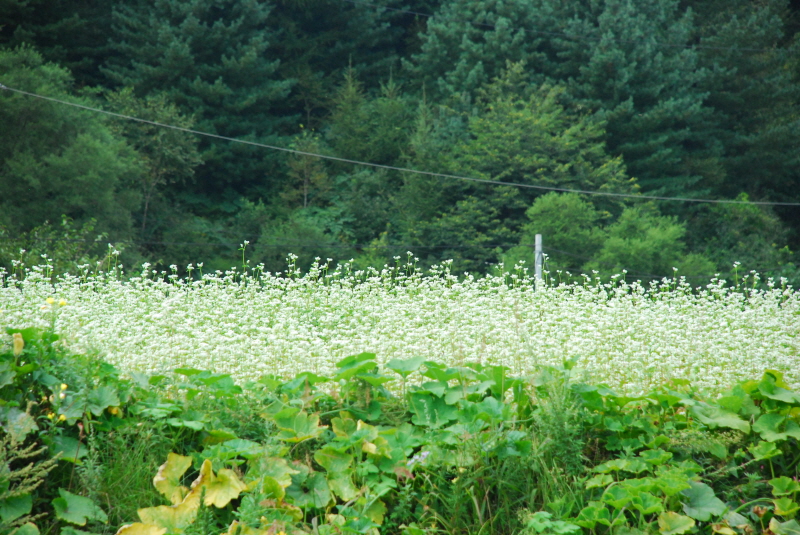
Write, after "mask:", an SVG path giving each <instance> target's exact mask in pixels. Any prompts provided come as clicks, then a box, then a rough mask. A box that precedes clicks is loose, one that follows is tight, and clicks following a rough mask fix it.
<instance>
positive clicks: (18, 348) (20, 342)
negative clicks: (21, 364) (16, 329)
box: [14, 333, 25, 357]
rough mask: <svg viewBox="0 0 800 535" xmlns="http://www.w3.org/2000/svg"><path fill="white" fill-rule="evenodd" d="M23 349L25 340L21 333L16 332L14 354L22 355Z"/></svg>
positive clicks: (16, 355)
mask: <svg viewBox="0 0 800 535" xmlns="http://www.w3.org/2000/svg"><path fill="white" fill-rule="evenodd" d="M23 349H25V340H24V339H23V338H22V335H21V334H20V333H14V356H15V357H18V356H20V355H21V354H22V350H23Z"/></svg>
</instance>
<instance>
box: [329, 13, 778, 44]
mask: <svg viewBox="0 0 800 535" xmlns="http://www.w3.org/2000/svg"><path fill="white" fill-rule="evenodd" d="M342 2H347V3H349V4H354V5H359V6H366V7H373V8H375V9H381V10H383V11H392V12H395V13H405V14H408V15H414V16H417V17H426V18H439V19H442V20H447V21H453V22H465V23H467V24H472V25H474V26H480V27H483V28H488V29H491V30H494V29H495V28H496V27H497V26H496V25H495V24H490V23H488V22H477V21H472V20H466V19H459V18H452V17H448V18H444V17H441V16H439V15H435V14H431V13H422V12H420V11H410V10H408V9H401V8H396V7H389V6H383V5H379V4H373V3H371V2H364V1H362V0H342ZM520 29H522V30H525V31H526V32H529V33H533V34H537V35H547V36H551V37H563V38H566V39H569V40H571V41H578V42H596V41H600V40H604V41H610V42H612V43H622V44H628V45H630V44H638V43H644V42H647V43H648V44H652V45H654V46H657V47H662V48H685V49H692V50H695V49H697V50H718V51H725V50H727V51H735V52H754V53H762V54H763V53H767V52H774V49H771V48H749V47H737V46H713V45H701V44H696V45H686V44H680V43H659V42H655V43H654V42H651V41H644V40H630V39H606V38H605V37H603V38H600V37H587V36H585V35H575V34H570V33H566V32H553V31H547V30H535V29H532V28H520Z"/></svg>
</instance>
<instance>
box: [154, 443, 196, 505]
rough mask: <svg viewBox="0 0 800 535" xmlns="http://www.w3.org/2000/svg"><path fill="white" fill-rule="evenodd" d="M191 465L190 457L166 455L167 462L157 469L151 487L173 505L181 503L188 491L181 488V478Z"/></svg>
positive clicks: (174, 454) (175, 454)
mask: <svg viewBox="0 0 800 535" xmlns="http://www.w3.org/2000/svg"><path fill="white" fill-rule="evenodd" d="M191 465H192V458H191V457H184V456H183V455H178V454H177V453H170V454H169V455H167V462H165V463H164V464H162V465H161V466H160V467H159V468H158V473H157V474H156V477H154V478H153V485H154V486H155V488H156V490H158V492H160V493H161V494H162V495H163V496H164V497H165V498H166V499H168V500H169V501H170V502H172V504H173V505H178V504H179V503H181V502H182V501H183V499H184V498H185V497H186V494H187V493H188V492H189V489H187V488H186V487H184V486H181V484H180V481H181V476H183V474H184V473H186V470H188V469H189V467H190V466H191Z"/></svg>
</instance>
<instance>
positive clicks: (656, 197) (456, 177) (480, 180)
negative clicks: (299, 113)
mask: <svg viewBox="0 0 800 535" xmlns="http://www.w3.org/2000/svg"><path fill="white" fill-rule="evenodd" d="M0 90H5V91H10V92H12V93H18V94H20V95H26V96H28V97H32V98H38V99H42V100H47V101H50V102H56V103H58V104H63V105H66V106H72V107H74V108H80V109H83V110H87V111H91V112H95V113H102V114H105V115H109V116H111V117H117V118H119V119H125V120H129V121H136V122H139V123H144V124H149V125H153V126H158V127H161V128H170V129H172V130H177V131H179V132H185V133H187V134H194V135H198V136H204V137H208V138H212V139H219V140H223V141H229V142H231V143H241V144H243V145H250V146H253V147H260V148H263V149H269V150H276V151H280V152H286V153H290V154H297V155H300V156H308V157H311V158H319V159H322V160H329V161H334V162H341V163H349V164H353V165H360V166H364V167H372V168H373V169H385V170H388V171H397V172H400V173H411V174H416V175H423V176H430V177H435V178H447V179H452V180H464V181H468V182H475V183H479V184H491V185H495V186H510V187H515V188H525V189H535V190H540V191H557V192H560V193H579V194H582V195H595V196H600V197H614V198H623V199H638V200H656V201H672V202H694V203H712V204H754V205H762V206H800V202H770V201H738V200H732V199H696V198H688V197H663V196H659V195H641V194H635V193H612V192H605V191H593V190H583V189H572V188H558V187H554V186H539V185H534V184H520V183H517V182H504V181H501V180H490V179H486V178H476V177H469V176H461V175H451V174H448V173H436V172H433V171H423V170H420V169H409V168H406V167H397V166H394V165H384V164H379V163H372V162H362V161H359V160H351V159H349V158H340V157H338V156H330V155H327V154H318V153H314V152H308V151H303V150H297V149H290V148H287V147H280V146H277V145H268V144H266V143H259V142H256V141H248V140H245V139H237V138H233V137H228V136H221V135H219V134H211V133H209V132H201V131H199V130H193V129H191V128H184V127H181V126H175V125H171V124H165V123H160V122H157V121H150V120H148V119H142V118H140V117H134V116H132V115H125V114H122V113H115V112H111V111H107V110H103V109H100V108H94V107H92V106H86V105H84V104H78V103H75V102H69V101H66V100H61V99H57V98H54V97H48V96H44V95H39V94H36V93H31V92H29V91H23V90H21V89H15V88H13V87H8V86H5V85H3V84H2V83H0Z"/></svg>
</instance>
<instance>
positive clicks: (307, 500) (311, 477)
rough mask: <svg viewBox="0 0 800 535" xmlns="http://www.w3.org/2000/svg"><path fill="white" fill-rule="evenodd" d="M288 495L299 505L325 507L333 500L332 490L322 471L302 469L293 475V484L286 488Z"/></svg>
mask: <svg viewBox="0 0 800 535" xmlns="http://www.w3.org/2000/svg"><path fill="white" fill-rule="evenodd" d="M286 495H287V496H288V497H291V498H292V500H294V504H295V505H297V506H299V507H315V508H318V509H323V508H325V507H327V506H328V504H329V503H330V502H331V499H332V497H331V491H330V488H329V487H328V481H327V480H326V479H325V475H324V474H322V473H320V472H311V473H309V471H307V470H306V471H301V473H299V474H298V475H296V476H292V484H291V485H290V486H289V487H288V488H287V489H286Z"/></svg>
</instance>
